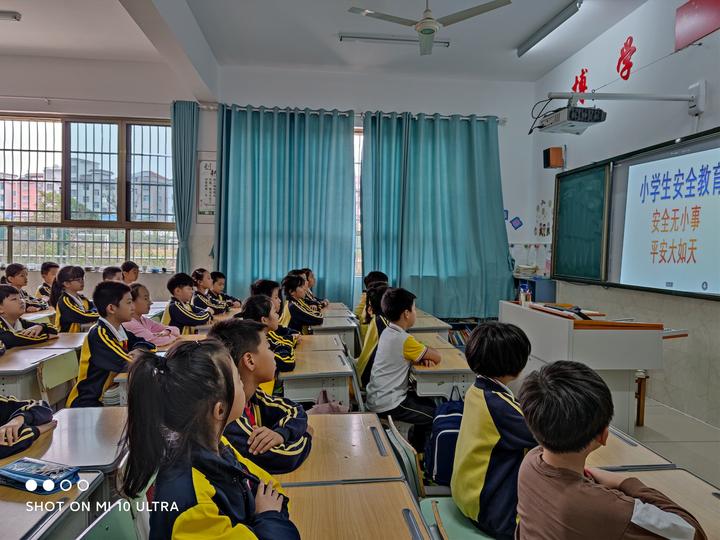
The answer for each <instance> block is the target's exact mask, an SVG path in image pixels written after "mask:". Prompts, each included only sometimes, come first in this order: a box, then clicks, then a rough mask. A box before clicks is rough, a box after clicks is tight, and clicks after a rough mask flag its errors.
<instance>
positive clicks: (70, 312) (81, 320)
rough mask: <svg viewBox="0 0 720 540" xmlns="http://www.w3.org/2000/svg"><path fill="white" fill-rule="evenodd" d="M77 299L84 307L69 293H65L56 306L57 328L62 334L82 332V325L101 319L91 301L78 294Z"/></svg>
mask: <svg viewBox="0 0 720 540" xmlns="http://www.w3.org/2000/svg"><path fill="white" fill-rule="evenodd" d="M77 297H78V298H79V299H80V301H81V302H82V307H80V306H79V305H78V304H77V302H75V300H74V299H73V298H72V297H71V296H70V295H69V294H68V293H66V292H64V291H63V293H62V294H61V295H60V299H59V300H58V303H57V306H55V328H57V329H58V330H60V332H71V333H77V332H79V331H80V325H83V324H92V323H94V322H97V320H98V318H99V317H100V315H99V314H98V312H97V310H96V309H95V306H94V305H93V303H92V302H91V301H90V300H88V299H87V298H85V297H84V296H83V295H82V294H78V295H77Z"/></svg>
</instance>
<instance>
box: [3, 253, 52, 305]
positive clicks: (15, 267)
mask: <svg viewBox="0 0 720 540" xmlns="http://www.w3.org/2000/svg"><path fill="white" fill-rule="evenodd" d="M0 283H3V284H6V285H12V286H13V287H15V288H16V289H17V290H18V293H19V294H20V297H21V298H22V299H23V300H24V302H25V310H26V311H27V312H28V313H33V312H35V311H42V310H43V309H47V308H48V304H47V302H46V301H45V300H43V299H41V298H35V297H34V296H31V295H30V294H28V293H27V292H26V291H25V289H23V287H27V283H28V270H27V268H25V266H24V265H22V264H18V263H12V264H8V265H7V268H5V275H4V276H3V277H2V279H0Z"/></svg>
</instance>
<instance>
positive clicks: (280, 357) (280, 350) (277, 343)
mask: <svg viewBox="0 0 720 540" xmlns="http://www.w3.org/2000/svg"><path fill="white" fill-rule="evenodd" d="M236 317H242V318H243V319H244V320H246V321H248V320H249V321H256V322H259V323H262V324H264V325H265V327H266V328H267V340H268V343H269V344H270V350H271V351H272V352H273V354H274V355H275V366H276V368H277V371H292V370H293V369H295V339H293V336H288V335H286V336H282V335H280V334H278V333H277V332H278V328H279V321H280V318H279V317H278V314H277V312H276V311H275V309H274V306H273V303H272V300H270V298H269V297H267V296H265V295H264V294H263V295H257V296H251V297H250V298H248V299H247V300H245V305H244V306H243V309H242V311H241V312H240V313H238V314H237V315H236ZM272 386H273V385H272V384H270V385H269V387H268V388H265V387H263V389H264V390H265V391H266V392H267V393H268V394H272ZM268 390H269V391H268Z"/></svg>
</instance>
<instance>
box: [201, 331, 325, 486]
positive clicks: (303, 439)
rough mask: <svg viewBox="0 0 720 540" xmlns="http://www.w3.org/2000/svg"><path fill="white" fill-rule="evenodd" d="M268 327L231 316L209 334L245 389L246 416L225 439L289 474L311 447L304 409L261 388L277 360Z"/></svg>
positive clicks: (271, 375) (262, 464) (257, 460)
mask: <svg viewBox="0 0 720 540" xmlns="http://www.w3.org/2000/svg"><path fill="white" fill-rule="evenodd" d="M265 330H266V328H265V325H263V324H261V323H258V322H255V321H244V320H240V319H236V318H233V319H229V320H227V321H221V322H218V323H215V325H214V326H213V327H212V329H211V330H210V333H209V334H208V337H209V338H215V339H217V340H219V341H221V342H222V343H223V344H224V345H225V347H227V349H228V351H230V356H231V358H232V359H233V361H234V362H235V364H236V365H237V369H238V372H239V374H240V378H241V379H242V383H243V386H244V387H245V397H246V401H247V403H246V405H245V412H244V414H242V415H240V416H239V417H238V418H237V419H236V420H235V421H234V422H230V423H229V424H228V425H227V427H226V428H225V437H227V439H228V440H229V441H230V444H232V445H233V446H234V447H235V449H237V451H238V452H240V453H241V454H242V455H243V456H245V457H247V458H248V459H250V460H252V461H253V462H255V463H257V464H258V465H259V466H260V467H262V468H263V469H265V470H267V471H268V472H271V473H277V474H280V473H286V472H290V471H293V470H295V469H297V468H298V467H299V466H300V464H301V463H302V462H303V461H305V458H307V456H308V454H309V453H310V448H311V446H312V435H311V434H310V433H308V421H307V414H305V410H304V409H303V408H302V407H301V406H300V405H298V404H297V403H294V402H292V401H290V400H289V399H285V398H281V397H278V396H271V395H268V394H267V393H265V392H263V390H262V389H261V388H260V385H261V384H262V383H265V382H268V381H272V380H273V379H274V377H275V360H274V359H273V353H272V351H271V350H270V346H269V345H268V341H267V337H266V335H265Z"/></svg>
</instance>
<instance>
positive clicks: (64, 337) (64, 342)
mask: <svg viewBox="0 0 720 540" xmlns="http://www.w3.org/2000/svg"><path fill="white" fill-rule="evenodd" d="M86 337H87V332H77V333H74V334H71V333H66V332H60V333H59V334H58V337H57V338H56V339H51V340H49V341H46V342H45V343H38V344H37V345H28V346H27V347H18V349H19V350H26V349H73V350H74V351H76V352H78V353H79V352H80V349H82V345H83V341H85V338H86ZM13 350H15V349H13Z"/></svg>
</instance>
